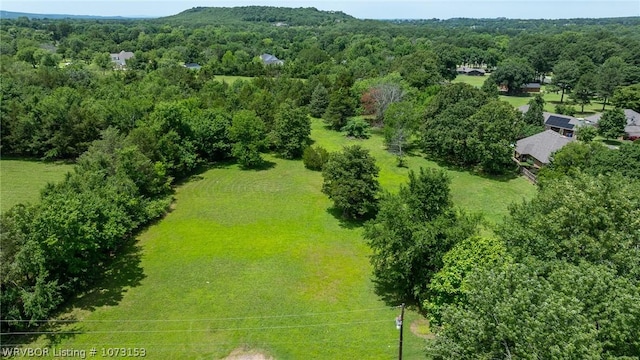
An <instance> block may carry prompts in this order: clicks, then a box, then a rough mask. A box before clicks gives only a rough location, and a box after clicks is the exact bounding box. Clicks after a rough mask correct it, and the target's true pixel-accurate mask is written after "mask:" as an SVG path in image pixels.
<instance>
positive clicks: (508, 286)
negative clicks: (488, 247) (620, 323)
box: [427, 264, 602, 359]
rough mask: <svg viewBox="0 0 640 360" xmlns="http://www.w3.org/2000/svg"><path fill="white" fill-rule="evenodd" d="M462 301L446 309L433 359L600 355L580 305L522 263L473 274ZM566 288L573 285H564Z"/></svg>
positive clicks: (429, 350)
mask: <svg viewBox="0 0 640 360" xmlns="http://www.w3.org/2000/svg"><path fill="white" fill-rule="evenodd" d="M468 286H469V287H470V290H469V291H468V292H467V300H466V301H465V303H464V304H463V305H459V306H449V307H446V308H445V310H444V312H443V323H444V324H445V325H444V326H442V328H440V329H439V330H438V332H437V333H438V336H437V337H436V340H435V341H430V342H429V343H428V347H427V353H428V354H429V355H431V357H433V358H435V359H471V358H480V359H498V358H499V359H535V358H544V357H549V358H580V359H599V358H600V356H601V354H602V344H601V343H599V342H597V341H596V338H597V331H596V328H595V326H594V324H593V323H592V322H591V321H590V320H591V319H590V318H589V317H588V316H587V315H586V314H584V313H583V312H582V304H581V303H580V302H579V301H576V299H575V298H573V297H572V296H570V295H569V294H563V293H562V291H558V290H557V287H558V284H555V283H553V282H550V281H548V280H547V279H545V278H543V277H541V276H540V274H539V273H537V272H536V271H535V270H532V269H530V268H529V267H527V266H524V265H521V264H514V265H511V266H509V267H508V268H506V269H489V270H485V271H484V272H481V273H480V274H477V273H476V274H472V276H471V277H470V279H469V280H468ZM562 286H563V287H568V286H575V284H566V282H565V283H564V284H562Z"/></svg>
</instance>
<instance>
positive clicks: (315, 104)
mask: <svg viewBox="0 0 640 360" xmlns="http://www.w3.org/2000/svg"><path fill="white" fill-rule="evenodd" d="M328 105H329V92H328V91H327V88H325V87H324V85H322V83H319V84H318V85H317V86H316V88H315V89H313V93H312V94H311V102H310V103H309V112H310V113H311V116H313V117H315V118H320V117H322V115H323V114H324V112H325V111H326V110H327V106H328Z"/></svg>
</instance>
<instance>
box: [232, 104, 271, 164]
mask: <svg viewBox="0 0 640 360" xmlns="http://www.w3.org/2000/svg"><path fill="white" fill-rule="evenodd" d="M265 131H266V130H265V125H264V122H263V121H262V120H261V119H260V118H259V117H258V116H257V115H256V113H255V112H253V111H250V110H240V111H238V112H236V113H235V114H233V118H232V120H231V127H230V128H229V138H230V139H231V140H232V141H233V142H234V144H233V148H232V151H231V152H232V154H233V156H234V157H235V158H236V159H237V160H238V162H239V163H240V165H241V166H242V167H243V168H254V167H257V166H260V165H261V164H262V163H263V160H262V157H261V156H260V149H261V147H262V146H263V140H264V136H265Z"/></svg>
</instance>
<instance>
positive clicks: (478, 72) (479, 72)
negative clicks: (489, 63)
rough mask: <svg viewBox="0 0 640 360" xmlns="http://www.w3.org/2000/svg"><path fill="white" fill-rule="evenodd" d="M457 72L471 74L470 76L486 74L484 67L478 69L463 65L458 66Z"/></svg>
mask: <svg viewBox="0 0 640 360" xmlns="http://www.w3.org/2000/svg"><path fill="white" fill-rule="evenodd" d="M456 72H458V74H460V75H470V76H484V74H485V73H486V71H484V69H476V68H470V67H466V66H461V67H459V68H457V69H456Z"/></svg>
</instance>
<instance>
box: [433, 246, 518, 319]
mask: <svg viewBox="0 0 640 360" xmlns="http://www.w3.org/2000/svg"><path fill="white" fill-rule="evenodd" d="M512 262H513V259H512V258H511V256H510V255H509V254H508V252H507V247H506V245H505V244H504V241H502V239H499V238H496V237H480V236H473V237H470V238H467V239H464V240H462V241H460V242H459V243H457V244H456V245H455V246H454V247H453V248H452V249H451V250H449V251H448V252H447V253H446V254H445V255H444V256H443V258H442V264H443V265H442V268H441V269H440V270H439V271H438V272H437V273H436V274H435V275H434V276H433V279H432V280H431V283H430V284H429V288H428V296H427V298H426V300H424V303H423V304H422V306H423V308H424V310H425V312H426V313H427V315H428V317H429V319H430V321H431V322H432V324H433V325H436V324H441V322H442V311H443V310H444V308H445V306H446V305H463V304H464V303H465V301H466V299H467V295H468V293H469V291H470V290H471V288H470V286H469V278H470V277H471V276H472V275H473V274H474V273H477V272H480V271H484V270H490V269H493V270H499V269H504V268H506V267H507V266H508V265H509V264H511V263H512Z"/></svg>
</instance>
